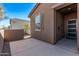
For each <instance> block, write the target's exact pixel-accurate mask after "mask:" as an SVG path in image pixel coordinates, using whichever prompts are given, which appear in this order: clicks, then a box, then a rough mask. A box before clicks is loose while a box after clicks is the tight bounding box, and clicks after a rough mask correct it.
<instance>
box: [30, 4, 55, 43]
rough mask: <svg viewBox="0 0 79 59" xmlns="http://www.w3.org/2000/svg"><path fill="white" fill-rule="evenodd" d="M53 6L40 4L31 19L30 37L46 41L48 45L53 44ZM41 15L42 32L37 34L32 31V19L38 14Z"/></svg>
mask: <svg viewBox="0 0 79 59" xmlns="http://www.w3.org/2000/svg"><path fill="white" fill-rule="evenodd" d="M52 5H55V4H54V3H53V4H48V3H46V4H41V5H39V7H38V8H37V9H36V10H35V11H34V13H33V14H32V16H31V17H30V18H31V35H32V37H34V38H37V39H40V40H44V41H48V42H50V43H54V9H52ZM38 13H40V14H43V19H42V21H43V24H42V28H41V29H42V31H40V32H38V31H35V30H34V27H35V25H34V17H35V16H36V15H37V14H38Z"/></svg>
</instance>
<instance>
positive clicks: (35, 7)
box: [28, 3, 40, 17]
mask: <svg viewBox="0 0 79 59" xmlns="http://www.w3.org/2000/svg"><path fill="white" fill-rule="evenodd" d="M39 5H40V3H37V4H36V5H35V6H34V8H33V9H32V11H31V12H30V13H29V15H28V17H31V15H32V14H33V12H34V11H35V10H36V9H37V7H38V6H39Z"/></svg>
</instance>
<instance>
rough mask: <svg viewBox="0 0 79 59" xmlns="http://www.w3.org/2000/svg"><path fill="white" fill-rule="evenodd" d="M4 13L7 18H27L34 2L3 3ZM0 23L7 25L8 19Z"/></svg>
mask: <svg viewBox="0 0 79 59" xmlns="http://www.w3.org/2000/svg"><path fill="white" fill-rule="evenodd" d="M2 5H3V7H4V11H5V15H6V16H8V17H9V18H20V19H24V20H28V14H29V13H30V11H31V10H32V8H33V7H34V6H35V3H4V4H2ZM1 25H9V20H4V21H0V26H1Z"/></svg>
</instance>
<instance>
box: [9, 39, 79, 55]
mask: <svg viewBox="0 0 79 59" xmlns="http://www.w3.org/2000/svg"><path fill="white" fill-rule="evenodd" d="M10 48H11V55H12V56H78V54H77V53H75V52H72V51H70V50H67V49H63V48H61V47H58V46H57V45H51V44H49V43H46V42H43V41H40V40H36V39H33V38H28V39H25V40H19V41H14V42H10Z"/></svg>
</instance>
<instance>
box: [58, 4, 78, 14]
mask: <svg viewBox="0 0 79 59" xmlns="http://www.w3.org/2000/svg"><path fill="white" fill-rule="evenodd" d="M57 11H58V12H60V13H62V14H67V13H71V12H75V11H77V4H76V3H74V4H72V5H69V6H66V7H64V8H62V9H59V10H57Z"/></svg>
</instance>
